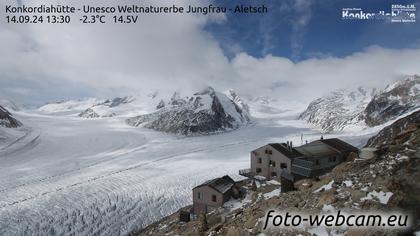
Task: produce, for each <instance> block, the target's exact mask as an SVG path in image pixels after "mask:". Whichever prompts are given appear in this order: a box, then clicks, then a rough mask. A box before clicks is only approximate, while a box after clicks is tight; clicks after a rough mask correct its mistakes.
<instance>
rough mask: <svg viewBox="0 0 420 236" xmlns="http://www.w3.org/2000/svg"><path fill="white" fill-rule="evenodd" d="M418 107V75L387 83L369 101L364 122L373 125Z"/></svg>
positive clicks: (419, 79) (419, 77)
mask: <svg viewBox="0 0 420 236" xmlns="http://www.w3.org/2000/svg"><path fill="white" fill-rule="evenodd" d="M419 107H420V76H411V77H409V78H407V79H405V80H401V81H397V82H395V83H393V84H390V85H388V86H387V87H386V88H385V89H384V90H383V91H381V92H380V93H378V94H377V95H375V96H374V97H373V99H372V100H371V101H370V102H369V104H368V105H367V107H366V110H365V116H366V123H367V124H368V125H369V126H375V125H380V124H383V123H385V122H386V121H388V120H391V119H395V118H397V117H398V116H400V115H402V114H405V113H407V112H410V111H413V110H415V109H417V108H419Z"/></svg>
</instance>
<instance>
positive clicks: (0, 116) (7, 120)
mask: <svg viewBox="0 0 420 236" xmlns="http://www.w3.org/2000/svg"><path fill="white" fill-rule="evenodd" d="M1 126H2V127H6V128H17V127H19V126H22V123H20V122H19V121H18V120H17V119H15V118H14V117H13V116H12V114H10V112H9V111H8V110H6V108H4V107H2V106H0V127H1Z"/></svg>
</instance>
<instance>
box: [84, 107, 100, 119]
mask: <svg viewBox="0 0 420 236" xmlns="http://www.w3.org/2000/svg"><path fill="white" fill-rule="evenodd" d="M79 117H83V118H99V114H98V113H96V112H95V111H94V110H93V109H92V108H88V109H86V110H84V111H83V112H81V113H80V114H79Z"/></svg>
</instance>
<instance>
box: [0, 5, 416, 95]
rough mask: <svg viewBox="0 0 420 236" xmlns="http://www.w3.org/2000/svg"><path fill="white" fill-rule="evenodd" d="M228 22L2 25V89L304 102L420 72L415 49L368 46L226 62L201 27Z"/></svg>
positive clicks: (170, 19) (157, 19)
mask: <svg viewBox="0 0 420 236" xmlns="http://www.w3.org/2000/svg"><path fill="white" fill-rule="evenodd" d="M24 2H25V1H24ZM31 2H34V1H31ZM38 2H42V3H47V2H48V1H40V0H39V1H38ZM50 2H51V1H50ZM74 2H77V1H74ZM79 2H80V1H79ZM151 2H152V1H149V2H143V4H145V5H147V4H148V3H151ZM156 2H157V1H153V3H154V4H156ZM186 2H187V0H185V1H179V2H178V4H184V5H186ZM96 3H97V4H99V5H106V3H105V2H104V1H96ZM123 3H132V1H120V4H123ZM158 3H160V4H162V5H165V4H166V1H158ZM197 3H202V4H204V1H197ZM90 4H91V5H95V1H92V2H90ZM296 4H297V3H296ZM302 4H303V6H301V8H302V9H305V8H306V7H307V6H306V5H305V4H304V3H302ZM3 5H4V2H2V3H0V7H3ZM224 21H226V18H225V17H223V16H220V17H216V18H215V17H214V16H211V15H208V16H194V15H182V16H180V15H178V16H177V15H159V16H157V15H141V16H140V23H138V24H133V25H112V24H107V25H94V26H93V25H80V24H79V23H73V24H70V25H48V24H41V25H2V27H0V43H1V44H2V45H7V47H5V46H3V47H1V48H0V53H1V55H2V57H1V58H0V96H2V95H3V96H5V95H6V96H7V98H9V99H12V100H19V99H20V100H23V101H22V102H25V103H31V102H33V101H34V99H36V100H37V101H42V100H51V99H54V97H57V99H64V98H65V97H63V96H66V97H70V96H117V95H121V94H123V93H125V94H135V93H137V92H139V91H144V90H145V89H152V90H154V89H158V90H161V91H163V92H172V91H174V90H180V91H185V92H192V91H196V90H198V89H200V88H201V87H202V86H205V85H211V86H214V87H216V89H220V90H225V89H229V88H233V89H236V90H238V91H239V92H240V93H242V94H250V95H254V96H258V95H267V96H272V97H278V98H281V99H284V100H298V101H308V100H310V99H313V98H315V97H317V96H320V95H322V94H323V93H325V92H327V91H330V90H332V89H336V88H340V87H357V86H379V87H381V86H383V85H384V84H385V83H386V82H389V81H391V80H393V79H395V78H396V76H399V75H401V74H414V73H418V74H420V68H419V67H418V65H417V64H416V62H418V61H419V59H420V49H403V50H391V49H385V48H380V47H375V46H373V47H370V48H367V49H365V50H364V51H361V52H358V53H355V54H353V55H350V56H347V57H344V58H336V57H332V56H325V57H322V58H313V59H308V60H304V61H300V62H294V61H292V60H290V59H288V58H284V57H278V56H272V55H266V56H264V57H262V58H255V57H252V56H250V55H248V54H246V53H245V52H242V50H236V52H237V54H236V56H234V57H233V59H231V60H229V59H228V58H227V57H226V56H225V55H224V52H223V50H222V49H221V47H220V45H219V43H218V42H217V41H216V40H215V39H214V38H213V37H212V35H211V34H210V33H209V32H206V31H205V30H204V26H205V25H206V24H208V23H209V22H217V23H220V24H223V22H224ZM305 22H307V20H305V19H303V22H301V23H300V24H302V25H305ZM60 96H61V97H60Z"/></svg>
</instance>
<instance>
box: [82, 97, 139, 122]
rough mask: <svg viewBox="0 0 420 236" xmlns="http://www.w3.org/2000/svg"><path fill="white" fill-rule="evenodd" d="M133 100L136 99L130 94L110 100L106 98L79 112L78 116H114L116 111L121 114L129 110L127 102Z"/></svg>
mask: <svg viewBox="0 0 420 236" xmlns="http://www.w3.org/2000/svg"><path fill="white" fill-rule="evenodd" d="M135 100H136V99H135V98H134V97H132V96H127V97H116V98H114V99H112V100H109V99H107V100H105V101H103V102H99V103H97V104H94V105H93V106H92V107H89V108H87V109H86V110H84V111H82V112H81V113H79V116H80V117H84V118H98V117H112V116H116V115H117V113H119V114H120V115H121V114H122V113H124V112H123V111H124V110H129V109H130V108H131V107H130V108H128V107H127V104H130V103H132V102H133V101H135Z"/></svg>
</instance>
